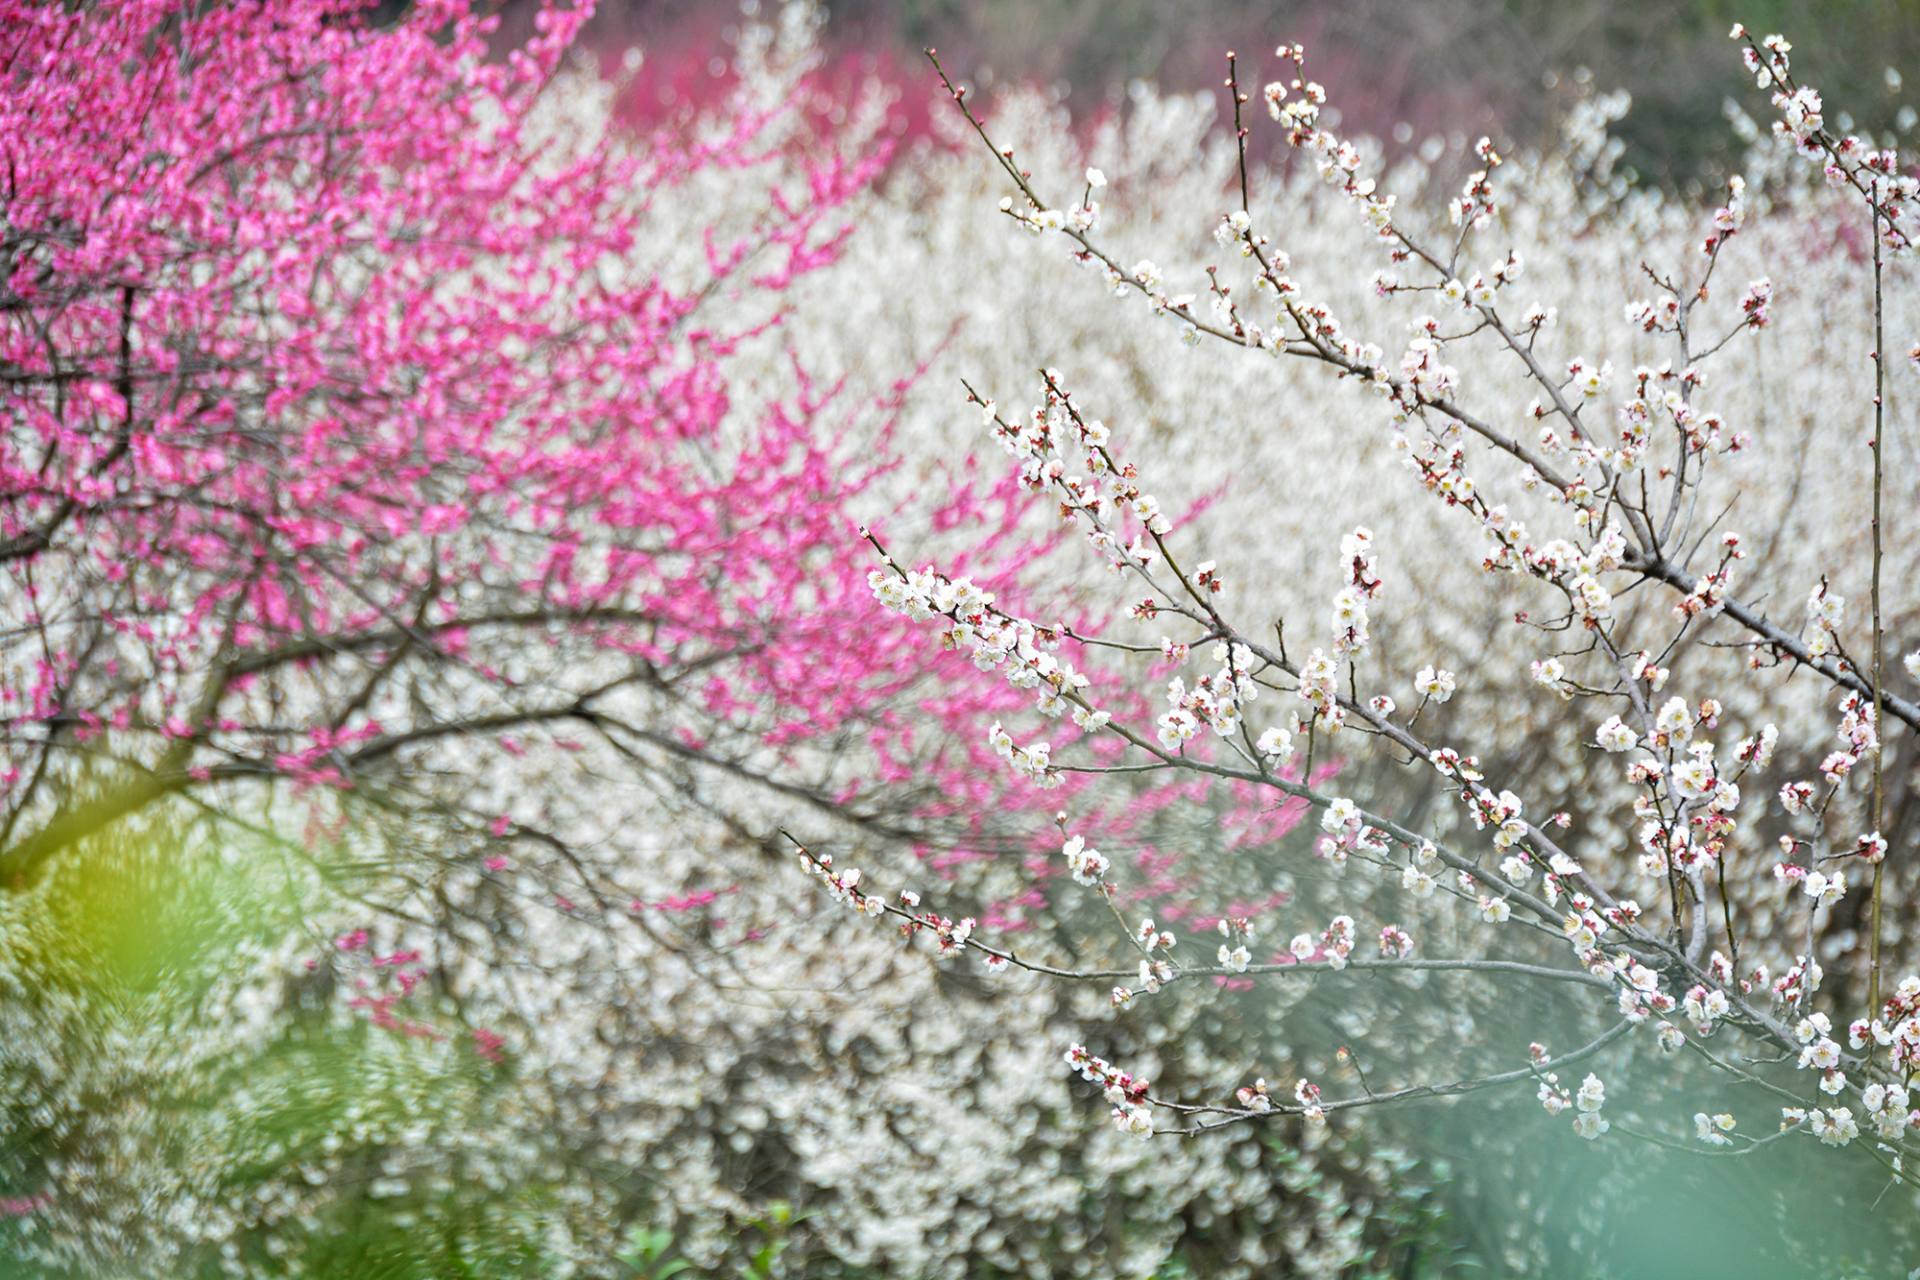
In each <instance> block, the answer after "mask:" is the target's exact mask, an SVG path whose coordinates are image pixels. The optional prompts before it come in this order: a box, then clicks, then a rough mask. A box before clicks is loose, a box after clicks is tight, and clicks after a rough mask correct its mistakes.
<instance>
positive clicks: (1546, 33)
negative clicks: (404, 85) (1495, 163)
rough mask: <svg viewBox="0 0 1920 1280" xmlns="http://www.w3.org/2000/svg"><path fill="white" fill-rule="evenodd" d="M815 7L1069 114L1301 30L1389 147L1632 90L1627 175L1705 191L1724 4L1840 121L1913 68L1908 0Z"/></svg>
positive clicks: (1728, 21)
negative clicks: (1022, 86) (1822, 94)
mask: <svg viewBox="0 0 1920 1280" xmlns="http://www.w3.org/2000/svg"><path fill="white" fill-rule="evenodd" d="M761 2H762V3H765V2H766V0H761ZM748 7H749V9H752V8H754V7H755V4H754V0H748ZM823 8H824V9H825V10H826V13H827V23H826V39H827V42H828V44H829V45H830V46H832V47H835V48H838V49H840V50H842V51H846V52H850V53H857V54H860V55H863V56H864V57H865V58H866V59H868V60H870V61H869V63H868V65H873V64H874V63H883V64H886V65H889V66H892V67H896V68H903V69H905V70H906V71H907V73H908V74H907V78H906V81H905V82H906V83H907V84H909V85H912V84H914V83H916V81H915V79H914V78H913V77H914V75H915V73H919V72H921V71H923V70H924V64H922V63H919V61H918V59H919V55H920V51H921V50H922V49H924V48H926V47H928V46H929V45H931V46H934V47H937V48H939V49H940V50H941V51H942V54H943V55H944V56H947V57H948V58H949V60H950V64H951V65H952V66H953V67H954V68H956V69H957V70H958V71H959V72H960V74H962V75H963V76H964V77H965V78H967V79H968V80H969V81H971V82H973V83H975V84H977V85H978V86H979V87H980V88H981V89H983V90H985V91H987V92H988V93H990V92H991V89H992V86H993V85H994V84H995V83H996V82H1007V81H1012V82H1016V83H1034V82H1038V83H1041V84H1045V85H1047V86H1049V87H1050V88H1053V89H1054V90H1055V91H1056V92H1058V93H1060V94H1061V95H1062V96H1063V97H1064V99H1065V101H1066V102H1067V103H1068V104H1069V105H1070V106H1072V107H1073V108H1074V109H1075V110H1076V111H1078V112H1098V111H1101V110H1103V109H1105V108H1107V107H1108V106H1109V105H1110V104H1113V103H1115V102H1116V101H1121V100H1123V99H1124V91H1125V88H1126V86H1127V85H1128V84H1129V83H1131V82H1133V81H1136V80H1147V81H1152V82H1154V83H1156V84H1158V85H1159V86H1160V87H1161V88H1163V89H1168V90H1187V91H1198V90H1207V89H1213V88H1216V87H1217V86H1218V85H1219V83H1220V78H1221V68H1222V57H1223V54H1224V51H1225V50H1227V49H1238V50H1240V51H1242V52H1243V53H1255V54H1257V55H1258V57H1259V61H1257V62H1256V63H1255V65H1256V66H1259V65H1264V64H1265V63H1266V62H1267V61H1269V60H1270V55H1271V53H1272V50H1273V46H1274V45H1276V44H1278V43H1280V42H1281V41H1289V42H1291V41H1300V42H1302V43H1304V44H1306V46H1307V49H1308V56H1309V62H1308V65H1309V68H1310V70H1311V71H1312V73H1313V74H1314V75H1315V76H1316V77H1317V78H1318V79H1320V80H1321V82H1322V83H1324V84H1325V85H1326V86H1327V88H1328V90H1329V93H1330V95H1331V99H1332V102H1333V103H1334V105H1335V106H1336V107H1338V108H1339V109H1340V111H1341V112H1342V119H1343V122H1344V124H1345V126H1346V127H1347V128H1348V129H1349V130H1350V129H1352V128H1354V127H1355V126H1357V127H1358V128H1360V129H1361V130H1363V131H1365V132H1368V133H1371V134H1373V135H1375V136H1377V137H1380V138H1381V139H1382V140H1383V141H1394V140H1397V141H1398V142H1400V143H1401V144H1403V145H1405V144H1408V143H1416V142H1418V141H1422V140H1424V139H1425V138H1427V137H1431V136H1435V135H1440V136H1447V137H1453V136H1456V135H1465V137H1466V140H1467V141H1471V140H1472V138H1473V137H1475V136H1478V135H1479V134H1487V135H1489V136H1491V137H1493V138H1494V139H1495V140H1496V141H1497V142H1500V143H1504V144H1506V145H1507V146H1509V147H1515V146H1517V147H1527V146H1531V145H1536V144H1542V143H1544V142H1546V141H1547V140H1548V139H1549V137H1550V135H1551V133H1552V130H1553V128H1554V126H1555V123H1556V121H1557V120H1558V119H1559V118H1560V116H1561V115H1562V114H1563V113H1564V112H1565V110H1566V108H1567V107H1568V106H1569V105H1570V104H1571V103H1572V102H1573V101H1575V100H1576V99H1577V98H1578V97H1580V96H1584V95H1585V94H1586V93H1588V92H1591V91H1601V92H1608V91H1612V90H1616V89H1622V90H1625V91H1626V92H1628V93H1629V94H1631V95H1632V99H1633V107H1632V111H1631V113H1630V114H1629V115H1628V117H1627V118H1626V119H1625V120H1624V121H1622V122H1621V123H1620V124H1619V125H1618V126H1617V127H1616V130H1615V132H1616V134H1617V136H1618V137H1619V138H1620V139H1621V141H1622V142H1624V143H1625V144H1626V151H1625V153H1624V155H1623V157H1622V171H1623V173H1624V174H1625V175H1626V176H1627V177H1628V178H1629V180H1631V181H1637V182H1640V183H1643V184H1656V185H1659V186H1661V187H1663V188H1665V189H1669V190H1672V191H1675V192H1679V193H1686V194H1694V193H1698V192H1700V191H1703V190H1705V189H1708V188H1715V189H1717V188H1718V187H1719V185H1720V184H1721V183H1722V182H1723V181H1724V178H1725V173H1726V171H1727V170H1728V169H1730V168H1731V167H1733V166H1734V165H1735V164H1736V163H1737V160H1738V157H1739V152H1740V148H1741V146H1742V142H1741V139H1740V138H1739V136H1738V135H1737V133H1736V132H1735V131H1733V130H1730V129H1728V128H1727V127H1726V123H1725V112H1726V110H1727V107H1728V104H1729V103H1730V102H1738V103H1739V104H1740V105H1741V107H1742V109H1744V110H1745V111H1746V112H1748V113H1749V114H1754V115H1756V116H1758V115H1763V114H1764V107H1765V103H1764V101H1762V100H1760V99H1758V98H1757V97H1756V96H1755V95H1754V94H1753V92H1752V86H1751V84H1749V83H1748V82H1747V80H1746V77H1745V75H1744V74H1743V72H1742V70H1741V67H1740V62H1739V58H1738V56H1737V55H1736V52H1735V50H1734V49H1733V48H1732V47H1731V46H1730V44H1729V43H1728V40H1727V30H1728V28H1729V27H1730V26H1731V25H1732V24H1733V23H1734V22H1736V21H1738V22H1744V23H1745V24H1746V25H1747V26H1748V27H1750V28H1752V29H1754V30H1755V31H1756V32H1767V31H1780V32H1783V33H1786V34H1787V35H1789V37H1790V38H1796V39H1797V40H1798V47H1797V48H1796V49H1795V51H1794V65H1795V68H1796V70H1798V71H1800V72H1801V73H1802V74H1803V78H1804V80H1805V81H1806V82H1807V83H1810V84H1814V85H1826V86H1831V87H1833V88H1835V89H1838V88H1839V87H1841V86H1844V87H1845V89H1846V103H1845V106H1846V108H1847V110H1849V111H1851V112H1852V113H1854V114H1853V116H1852V117H1851V120H1850V123H1849V122H1845V121H1843V122H1842V123H1843V127H1850V128H1861V129H1867V130H1871V131H1873V132H1875V133H1884V132H1886V131H1889V130H1892V131H1897V132H1900V133H1906V132H1909V131H1910V130H1911V128H1912V127H1913V125H1914V123H1915V120H1914V116H1913V114H1912V112H1911V111H1910V110H1908V109H1907V108H1906V102H1907V98H1908V95H1907V94H1906V93H1905V85H1904V77H1905V76H1906V75H1907V74H1910V73H1913V72H1915V71H1916V70H1920V0H1823V3H1820V4H1817V5H1806V4H1799V3H1790V2H1789V0H825V3H824V5H823ZM739 11H740V10H739V6H738V5H736V4H735V3H733V2H732V0H717V2H716V0H610V2H609V3H605V4H603V5H602V6H601V13H600V16H599V17H598V18H597V19H596V24H597V30H598V35H599V39H600V40H601V41H602V42H603V45H605V46H608V47H611V46H618V47H622V48H624V47H625V46H626V45H627V44H629V43H630V42H631V41H633V40H634V39H641V40H644V41H646V42H647V43H649V44H651V45H653V46H654V47H656V48H662V47H664V48H668V49H673V48H678V47H694V46H697V45H699V44H700V43H702V42H706V41H710V40H711V38H712V36H713V35H714V34H717V33H718V32H719V30H721V29H723V28H724V27H725V26H727V25H728V24H729V23H730V22H732V21H733V20H735V19H736V18H737V17H738V15H739ZM1816 36H1817V38H1815V37H1816ZM848 65H849V67H850V68H852V67H857V66H858V65H859V64H857V63H850V64H848ZM853 73H857V71H856V72H853ZM926 83H927V84H928V85H929V86H931V84H932V81H931V80H930V79H928V80H927V81H926ZM1835 105H1836V106H1838V105H1840V104H1838V103H1835ZM1396 134H1397V138H1396Z"/></svg>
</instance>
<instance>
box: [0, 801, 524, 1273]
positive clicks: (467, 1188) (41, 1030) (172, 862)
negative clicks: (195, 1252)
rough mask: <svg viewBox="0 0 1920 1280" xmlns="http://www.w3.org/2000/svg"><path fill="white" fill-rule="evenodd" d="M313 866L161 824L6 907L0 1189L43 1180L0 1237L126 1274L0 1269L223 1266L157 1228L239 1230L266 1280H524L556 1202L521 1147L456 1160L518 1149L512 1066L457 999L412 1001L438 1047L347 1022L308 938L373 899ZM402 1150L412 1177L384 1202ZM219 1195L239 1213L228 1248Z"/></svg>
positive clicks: (232, 832) (227, 831)
mask: <svg viewBox="0 0 1920 1280" xmlns="http://www.w3.org/2000/svg"><path fill="white" fill-rule="evenodd" d="M318 865H319V864H318V862H317V861H315V860H311V859H309V858H308V857H307V856H305V855H304V854H303V852H302V851H300V850H299V849H298V847H297V846H295V845H293V844H292V843H290V842H287V841H284V840H268V839H264V838H254V837H250V836H249V835H247V834H246V833H245V831H244V830H241V831H239V833H238V834H236V828H235V826H233V825H232V824H223V823H214V822H211V821H199V822H195V821H193V820H192V819H191V818H189V817H188V816H187V815H184V814H180V813H174V814H163V813H156V814H154V815H152V816H151V817H150V818H148V819H146V820H138V821H136V820H130V821H126V822H123V823H121V824H118V825H116V826H114V827H111V828H109V829H108V830H107V831H105V832H103V833H101V834H99V835H96V836H94V837H92V838H91V839H89V840H88V841H86V842H85V843H84V844H83V845H81V846H79V847H76V848H75V849H74V850H73V851H72V854H71V856H68V857H65V858H63V859H61V860H60V861H59V862H58V863H57V864H56V865H55V866H54V867H53V869H52V870H51V871H50V872H49V873H48V874H47V875H45V876H44V877H42V878H40V879H39V880H37V881H35V882H34V883H33V884H32V885H31V886H28V887H26V888H25V889H24V890H22V889H20V888H18V887H16V888H15V889H13V890H11V891H9V892H7V893H5V894H3V895H0V1114H4V1115H5V1117H6V1123H5V1127H4V1131H3V1132H4V1145H0V1187H4V1188H5V1189H6V1192H5V1194H7V1195H16V1194H24V1193H27V1192H29V1191H31V1190H32V1189H34V1188H39V1187H57V1188H58V1191H57V1193H50V1194H49V1197H48V1199H47V1201H46V1203H44V1204H43V1205H41V1206H39V1207H37V1208H36V1209H35V1211H34V1212H32V1213H29V1214H25V1215H8V1220H0V1241H4V1242H6V1245H7V1246H12V1245H15V1244H21V1245H26V1244H31V1245H35V1246H40V1245H44V1244H46V1243H49V1242H53V1241H58V1240H60V1239H63V1238H67V1237H72V1238H74V1239H84V1240H86V1241H87V1242H88V1247H89V1249H91V1250H95V1251H98V1250H100V1249H101V1247H102V1242H105V1243H106V1246H107V1248H108V1251H111V1249H112V1248H113V1247H114V1246H115V1245H117V1246H118V1247H119V1248H121V1249H122V1250H124V1256H125V1259H126V1269H125V1270H122V1269H120V1268H118V1267H111V1268H101V1269H97V1270H95V1269H82V1270H77V1271H76V1270H70V1269H65V1268H55V1269H45V1268H42V1267H38V1266H32V1265H28V1264H27V1263H25V1262H18V1261H15V1260H10V1259H9V1258H8V1257H7V1256H5V1255H4V1254H0V1276H8V1277H10V1276H15V1275H18V1276H41V1275H75V1276H100V1277H102V1278H103V1280H104V1278H105V1277H120V1276H127V1277H133V1276H142V1275H149V1274H155V1273H154V1272H153V1271H152V1270H151V1268H152V1267H153V1266H154V1265H155V1263H156V1261H157V1262H158V1263H160V1264H161V1265H163V1266H164V1267H165V1268H166V1270H165V1271H164V1272H163V1273H162V1274H169V1275H182V1276H184V1275H212V1274H217V1271H216V1270H215V1269H214V1265H213V1264H214V1262H215V1261H216V1259H217V1256H218V1255H217V1252H215V1251H213V1250H208V1251H206V1253H205V1254H204V1255H203V1256H200V1257H197V1258H192V1259H188V1258H179V1259H169V1258H167V1257H166V1256H165V1255H155V1254H154V1253H152V1252H150V1250H151V1248H152V1246H153V1242H154V1240H155V1239H156V1238H157V1237H159V1236H160V1235H161V1234H162V1232H161V1231H159V1230H158V1229H157V1228H159V1227H161V1226H162V1225H163V1224H164V1225H165V1226H166V1227H168V1228H170V1229H173V1230H175V1231H179V1230H183V1229H184V1230H185V1231H186V1233H187V1234H189V1235H190V1234H191V1233H192V1231H193V1229H194V1228H195V1227H196V1226H197V1227H199V1228H203V1229H204V1230H205V1232H206V1234H207V1235H208V1236H210V1237H211V1238H213V1239H220V1238H223V1237H225V1236H228V1235H233V1236H236V1237H237V1239H238V1241H239V1243H238V1247H237V1251H236V1253H235V1256H236V1257H238V1258H243V1259H245V1260H247V1261H248V1262H249V1263H250V1264H251V1265H252V1266H253V1267H255V1268H257V1273H258V1274H265V1275H303V1276H306V1275H311V1276H342V1277H345V1276H365V1277H400V1276H443V1275H444V1276H454V1275H510V1274H537V1273H538V1272H539V1271H540V1269H541V1259H542V1257H543V1256H544V1255H543V1241H544V1239H545V1236H546V1233H547V1230H548V1225H549V1223H550V1222H551V1221H552V1219H553V1217H554V1215H555V1214H556V1212H557V1211H556V1209H555V1206H554V1204H553V1199H552V1190H551V1186H550V1185H549V1184H548V1183H547V1182H546V1181H544V1180H543V1178H542V1176H541V1175H542V1173H543V1171H544V1169H545V1167H546V1166H543V1163H542V1160H541V1158H540V1156H539V1153H538V1152H531V1153H525V1154H530V1155H531V1157H532V1158H529V1159H527V1160H525V1161H524V1171H525V1173H526V1175H527V1176H526V1177H525V1178H524V1180H523V1181H520V1182H518V1183H516V1184H508V1183H506V1182H504V1181H502V1180H499V1179H496V1178H489V1177H485V1176H481V1175H478V1174H476V1173H474V1172H473V1171H469V1170H467V1169H463V1168H462V1160H461V1155H460V1152H461V1148H462V1146H463V1144H464V1143H467V1142H471V1141H478V1142H481V1143H491V1142H499V1143H501V1144H502V1146H503V1149H504V1148H506V1147H510V1146H513V1145H514V1142H515V1139H514V1135H515V1134H516V1133H518V1132H520V1131H524V1130H525V1129H527V1128H528V1126H529V1124H532V1125H536V1126H537V1125H538V1124H539V1117H538V1116H528V1115H525V1114H523V1111H524V1108H525V1106H526V1104H527V1102H528V1099H527V1098H525V1097H523V1096H522V1094H521V1093H520V1092H519V1091H518V1090H517V1089H516V1087H515V1083H514V1081H513V1078H512V1074H511V1071H510V1070H509V1069H496V1068H494V1067H492V1066H490V1065H489V1064H487V1063H486V1062H484V1061H481V1060H480V1059H479V1058H477V1057H476V1056H475V1055H474V1054H473V1053H472V1052H471V1051H470V1050H469V1049H468V1048H467V1045H466V1042H465V1040H464V1039H463V1036H464V1034H465V1028H464V1027H463V1026H462V1025H461V1024H460V1020H459V1017H458V1010H457V1008H456V1007H454V1006H452V1005H451V1004H449V1003H447V1002H445V1001H439V1000H435V999H434V998H433V997H432V996H431V995H429V996H426V997H424V998H423V997H421V996H420V995H418V994H416V996H415V997H414V998H413V999H412V1000H411V1001H410V1002H409V1011H408V1012H409V1016H410V1017H412V1018H417V1019H422V1020H423V1021H424V1022H425V1023H426V1024H427V1025H431V1026H432V1027H433V1029H434V1031H435V1033H436V1034H435V1035H433V1036H431V1037H429V1036H406V1035H400V1034H396V1033H394V1032H392V1031H389V1030H382V1029H378V1028H375V1027H373V1026H372V1025H371V1024H370V1022H369V1021H368V1020H367V1019H366V1018H365V1016H364V1015H363V1014H355V1013H354V1012H352V1011H350V1010H344V1011H343V1005H344V1001H343V999H342V996H343V995H344V994H345V993H343V992H342V991H340V990H337V989H336V983H337V981H338V979H337V978H336V976H335V974H334V972H333V969H332V966H331V965H330V964H329V963H328V961H327V957H328V954H329V952H330V951H331V950H333V942H332V940H331V938H329V937H328V936H326V935H325V934H323V933H322V932H320V929H321V926H322V924H323V922H325V921H327V920H328V919H330V918H334V917H336V916H343V915H344V916H345V917H347V918H351V914H352V911H353V909H354V908H355V905H356V904H355V901H354V900H355V899H357V898H359V896H360V890H361V889H363V888H368V887H372V886H371V885H369V884H363V883H362V879H363V877H362V875H361V873H356V872H354V871H352V870H351V869H349V871H348V872H347V873H346V875H345V876H344V877H343V876H342V875H341V874H340V873H339V872H338V871H337V870H336V869H329V872H328V873H327V874H325V875H323V874H322V873H321V872H320V870H319V869H318ZM349 866H351V864H349ZM343 908H344V909H345V910H344V911H343ZM303 957H304V958H303ZM315 958H317V962H315V963H311V964H309V963H308V961H309V960H315ZM396 1158H398V1159H400V1160H401V1162H402V1163H404V1164H405V1165H406V1167H407V1170H408V1172H409V1173H410V1174H412V1175H414V1176H412V1177H410V1178H409V1179H408V1180H407V1181H404V1182H400V1183H398V1184H397V1187H395V1188H392V1189H388V1188H383V1187H382V1186H381V1179H382V1178H383V1177H385V1176H388V1175H390V1174H391V1173H392V1171H393V1162H394V1160H395V1159H396ZM323 1166H324V1167H325V1170H326V1173H325V1176H324V1178H322V1177H320V1176H319V1175H318V1172H317V1171H319V1170H320V1169H321V1168H322V1167H323ZM308 1192H311V1193H312V1194H311V1195H307V1194H306V1193H308ZM234 1204H241V1205H244V1206H245V1208H246V1211H247V1214H248V1216H249V1217H250V1218H251V1221H248V1222H243V1223H240V1224H239V1225H240V1230H238V1231H237V1232H235V1231H233V1230H232V1228H233V1227H234V1225H235V1221H234V1219H233V1218H232V1217H231V1216H230V1215H231V1210H230V1206H232V1205H234ZM183 1224H184V1226H183ZM16 1232H18V1233H23V1234H20V1235H16V1234H15V1233H16Z"/></svg>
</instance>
